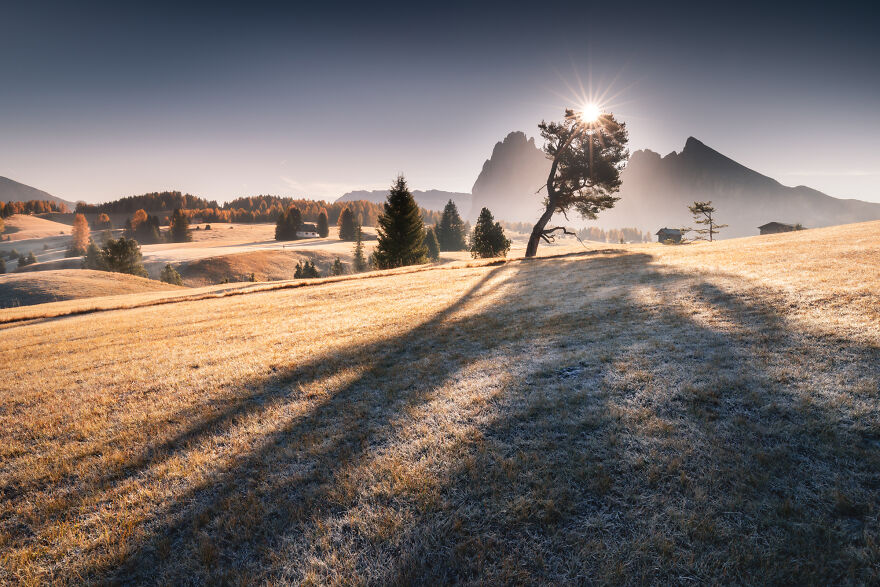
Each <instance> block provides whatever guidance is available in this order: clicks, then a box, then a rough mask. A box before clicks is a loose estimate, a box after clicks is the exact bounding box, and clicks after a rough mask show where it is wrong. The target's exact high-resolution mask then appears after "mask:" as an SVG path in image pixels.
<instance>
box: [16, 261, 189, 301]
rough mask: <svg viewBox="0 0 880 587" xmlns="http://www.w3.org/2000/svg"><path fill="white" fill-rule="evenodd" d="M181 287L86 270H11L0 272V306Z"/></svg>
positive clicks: (129, 276)
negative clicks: (0, 273) (16, 271)
mask: <svg viewBox="0 0 880 587" xmlns="http://www.w3.org/2000/svg"><path fill="white" fill-rule="evenodd" d="M25 269H27V267H25ZM181 289H182V288H180V287H177V286H173V285H168V284H167V283H162V282H160V281H155V280H152V279H144V278H143V277H135V276H134V275H124V274H122V273H108V272H106V271H91V270H87V269H85V270H80V269H62V270H57V271H38V272H33V273H14V274H8V275H0V308H9V307H17V306H30V305H34V304H43V303H46V302H55V301H59V300H75V299H80V298H91V297H95V296H110V295H119V294H130V293H139V292H150V291H168V290H181Z"/></svg>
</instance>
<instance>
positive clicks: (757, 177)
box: [597, 137, 880, 237]
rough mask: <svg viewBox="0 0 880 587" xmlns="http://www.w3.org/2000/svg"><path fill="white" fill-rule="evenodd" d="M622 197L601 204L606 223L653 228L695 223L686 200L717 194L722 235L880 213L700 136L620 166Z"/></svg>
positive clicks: (641, 153) (844, 221) (711, 197)
mask: <svg viewBox="0 0 880 587" xmlns="http://www.w3.org/2000/svg"><path fill="white" fill-rule="evenodd" d="M622 179H623V185H622V187H621V190H620V194H619V195H620V196H621V199H620V201H619V202H618V203H617V205H616V206H615V207H614V209H612V210H608V211H606V212H603V213H602V214H601V215H600V217H599V221H598V222H597V224H599V225H601V226H604V227H609V228H610V227H620V226H636V227H639V228H642V229H650V230H651V232H655V231H656V230H657V229H659V228H661V227H663V226H669V227H680V226H693V219H692V217H691V215H690V213H689V212H688V209H687V206H688V204H691V203H692V202H694V201H695V200H701V201H705V200H711V201H712V203H713V205H714V206H715V208H716V209H717V216H718V219H719V221H720V222H722V223H724V224H729V225H730V226H729V227H728V228H726V229H724V230H723V231H722V237H737V236H750V235H755V234H758V229H757V227H758V226H760V225H762V224H765V223H767V222H771V221H779V222H785V223H790V224H794V223H801V224H803V225H804V226H806V227H808V228H812V227H819V226H831V225H835V224H847V223H850V222H862V221H866V220H876V219H880V204H877V203H871V202H863V201H861V200H851V199H840V198H833V197H831V196H829V195H826V194H823V193H822V192H819V191H817V190H814V189H811V188H808V187H806V186H797V187H787V186H784V185H782V184H781V183H779V182H778V181H776V180H775V179H772V178H770V177H767V176H765V175H761V174H760V173H758V172H757V171H753V170H752V169H749V168H748V167H745V166H743V165H740V164H739V163H737V162H736V161H734V160H732V159H730V158H729V157H725V156H724V155H722V154H721V153H719V152H718V151H715V150H714V149H711V148H710V147H707V146H706V145H704V144H703V143H702V142H700V141H698V140H697V139H695V138H694V137H690V138H688V140H687V142H686V143H685V146H684V149H683V150H682V151H681V152H680V153H676V152H674V151H673V152H672V153H670V154H668V155H666V156H665V157H661V156H660V155H659V154H657V153H655V152H653V151H648V150H644V151H636V152H634V153H633V154H632V156H631V157H630V160H629V163H628V165H627V167H626V169H625V170H624V172H623V174H622Z"/></svg>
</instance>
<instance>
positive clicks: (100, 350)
mask: <svg viewBox="0 0 880 587" xmlns="http://www.w3.org/2000/svg"><path fill="white" fill-rule="evenodd" d="M852 230H853V231H855V232H851V233H844V234H842V235H841V236H840V237H839V238H838V240H834V239H833V238H829V237H828V236H827V235H826V236H825V237H822V239H823V240H822V242H823V246H825V247H826V248H827V249H828V250H829V251H830V252H829V253H828V254H829V255H831V254H834V251H835V250H840V251H845V252H846V253H847V255H848V256H846V257H844V256H843V255H841V256H840V257H839V258H846V259H848V261H847V263H852V264H853V265H852V267H851V268H850V269H849V270H841V268H840V267H839V266H837V267H836V269H835V271H834V272H832V271H831V270H830V269H829V270H827V271H818V270H817V269H816V266H825V264H826V261H825V258H824V257H822V258H819V259H814V258H813V256H812V255H813V254H814V252H815V250H816V248H815V246H814V244H811V243H810V242H806V241H804V242H801V241H800V240H798V239H804V238H807V237H805V236H804V235H802V234H797V235H795V236H793V237H790V240H784V239H776V240H774V241H773V242H774V243H776V245H775V246H776V248H773V246H772V243H771V245H766V246H765V245H762V246H763V247H764V249H767V247H768V246H769V249H768V250H765V252H764V253H763V254H764V255H765V257H764V258H765V264H764V265H761V264H760V263H755V262H753V261H752V260H751V257H749V258H748V259H744V258H741V257H740V256H738V252H737V251H738V249H737V246H736V245H735V243H734V244H726V243H719V245H721V246H719V247H717V248H714V249H709V248H707V247H702V246H693V247H690V248H689V247H680V248H675V249H669V248H662V247H659V246H658V247H653V248H652V247H648V246H643V245H640V246H634V247H620V248H619V249H617V250H616V251H611V252H608V251H606V252H594V253H583V254H577V255H571V256H568V257H561V258H555V259H546V260H537V261H531V262H511V263H508V264H506V265H501V266H497V267H470V268H465V267H463V268H459V269H455V270H447V271H442V272H435V271H425V272H419V273H411V274H402V275H391V276H385V277H381V278H376V279H364V280H357V281H343V282H339V283H328V284H325V285H321V286H318V287H312V288H304V289H298V290H278V291H265V292H256V293H249V294H247V295H241V296H236V297H226V298H218V299H210V298H209V299H202V300H197V301H184V302H179V303H173V304H167V305H163V306H150V307H143V308H134V309H129V310H118V311H112V312H104V313H99V314H94V315H87V316H78V317H69V318H62V319H56V320H51V321H46V322H42V323H41V322H36V323H31V324H21V325H15V326H11V327H8V328H6V329H5V330H4V331H3V334H4V336H3V337H0V353H2V355H3V357H2V358H3V359H4V360H3V362H2V365H3V367H2V368H3V369H4V373H3V377H2V383H0V387H2V389H0V435H2V442H0V492H2V495H3V499H2V500H0V557H2V564H0V569H2V570H0V581H3V582H50V581H56V582H65V581H66V582H76V583H80V582H89V581H92V582H103V581H110V582H114V581H115V582H133V581H143V582H157V583H181V582H189V583H201V582H269V583H285V582H304V583H322V584H323V583H394V582H397V583H411V582H427V583H437V582H448V581H474V582H487V583H511V582H529V583H532V582H537V583H560V582H589V581H594V582H630V583H642V582H656V583H680V582H684V581H699V582H709V581H723V582H735V583H759V582H760V583H764V582H797V583H801V582H810V583H841V582H853V583H872V582H877V581H878V579H880V577H878V573H880V568H878V565H880V553H878V533H880V526H878V506H880V499H878V495H880V491H878V490H880V474H878V473H877V471H880V411H878V384H880V371H878V365H880V350H878V344H880V332H878V329H880V320H878V315H877V308H878V307H880V304H878V302H880V300H878V298H877V296H876V294H875V293H873V292H876V291H877V286H878V285H880V284H878V283H877V279H878V277H877V275H876V274H871V275H868V274H867V273H865V277H864V279H866V280H871V279H873V281H872V282H870V283H867V284H865V287H864V288H861V287H855V288H854V287H852V284H851V283H850V282H849V281H848V280H850V279H851V278H852V275H853V273H854V272H855V273H858V272H859V271H862V269H861V268H860V267H861V264H862V263H864V262H865V260H866V259H869V258H870V255H873V254H874V252H873V251H875V250H876V248H877V237H876V236H871V234H874V235H876V234H877V231H876V227H874V228H872V229H871V230H873V231H874V232H873V233H870V232H864V231H865V230H867V229H864V228H863V229H855V228H854V229H852ZM858 230H863V232H858ZM807 232H813V231H807ZM833 234H837V233H833ZM833 234H832V236H833ZM807 236H809V235H807ZM871 239H873V240H871ZM743 242H744V243H745V244H740V245H739V247H740V250H741V251H745V252H741V254H743V255H750V256H753V255H755V254H756V253H755V252H754V251H752V250H750V249H749V247H750V246H752V245H749V244H748V243H749V242H751V241H748V242H747V241H743ZM780 243H781V244H780ZM853 243H862V244H861V245H858V246H860V247H861V249H859V248H858V246H855V245H854V244H853ZM871 243H873V244H871ZM755 246H757V245H755ZM780 247H784V250H782V251H780V250H778V249H779V248H780ZM835 247H836V248H835ZM858 251H862V252H863V254H862V255H861V256H860V254H859V253H858ZM866 255H867V256H868V257H866ZM774 263H776V264H777V265H774ZM780 264H786V266H788V267H789V268H790V270H789V271H788V273H781V272H780V271H779V270H778V269H779V265H780ZM792 267H793V268H795V269H791V268H792ZM817 272H818V273H817ZM817 274H821V275H822V276H823V277H822V280H816V279H815V276H816V275H817ZM804 275H808V276H809V279H807V278H804V277H803V276H804ZM841 297H844V298H845V299H846V300H848V302H847V303H844V304H841V302H840V299H841ZM305 323H308V324H309V327H308V328H303V324H305ZM145 324H147V325H150V327H149V328H145V327H144V325H145Z"/></svg>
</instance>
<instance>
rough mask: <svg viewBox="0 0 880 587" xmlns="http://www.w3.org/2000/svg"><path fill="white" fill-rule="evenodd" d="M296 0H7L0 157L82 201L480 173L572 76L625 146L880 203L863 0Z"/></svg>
mask: <svg viewBox="0 0 880 587" xmlns="http://www.w3.org/2000/svg"><path fill="white" fill-rule="evenodd" d="M119 4H131V3H119ZM297 4H299V3H292V2H287V3H284V4H276V3H260V2H251V3H235V4H224V3H222V2H221V3H179V2H177V3H170V2H169V3H165V2H161V1H158V2H150V3H144V5H143V6H142V7H140V8H133V7H130V6H119V5H115V4H111V3H94V2H82V3H73V2H63V3H62V2H58V3H55V2H39V1H32V2H27V3H24V2H17V3H14V4H9V5H7V3H3V4H0V23H2V24H0V175H4V176H8V177H11V178H12V179H15V180H17V181H21V182H24V183H27V184H29V185H33V186H35V187H38V188H40V189H44V190H46V191H48V192H50V193H52V194H54V195H57V196H59V197H63V198H66V199H70V200H78V199H82V200H87V201H101V200H107V199H112V198H117V197H120V196H124V195H132V194H138V193H143V192H146V191H155V190H162V189H179V190H182V191H188V192H190V193H194V194H196V195H200V196H204V197H207V198H211V199H218V200H227V199H231V198H233V197H237V196H242V195H253V194H259V193H272V194H280V195H292V196H307V197H315V198H322V197H323V198H328V199H329V198H335V197H336V196H338V195H341V194H342V193H343V192H345V191H348V190H350V189H357V188H381V187H386V186H387V185H388V184H389V183H390V181H391V180H392V178H393V177H394V176H395V175H396V174H397V173H398V172H403V173H405V174H406V176H407V178H408V179H409V182H410V185H411V187H413V188H416V189H428V188H436V189H445V190H453V191H469V190H470V188H471V186H472V184H473V182H474V180H475V179H476V176H477V174H478V173H479V170H480V168H481V166H482V164H483V161H484V160H485V159H486V157H488V156H489V154H490V153H491V150H492V147H493V145H494V143H495V142H496V141H498V140H500V139H501V138H503V137H504V136H505V135H506V134H507V133H508V132H510V131H512V130H523V131H525V132H527V133H528V134H529V135H531V136H534V135H535V131H536V125H537V123H538V122H539V121H540V120H541V119H542V118H558V117H559V116H560V115H561V113H562V109H563V108H564V107H565V106H568V105H573V103H574V102H575V101H576V100H578V99H579V98H578V96H577V94H579V93H580V84H582V85H583V86H584V87H585V89H587V90H589V89H590V88H591V87H592V89H593V93H594V94H596V95H600V96H601V95H604V96H605V100H603V102H604V104H605V105H606V106H608V107H609V109H611V110H612V111H613V112H615V114H616V115H618V117H620V118H623V119H624V120H626V121H627V123H628V125H629V128H630V136H631V143H632V145H631V146H632V148H633V149H638V148H650V149H652V150H655V151H659V152H661V153H663V154H665V153H667V152H669V151H672V150H680V149H681V148H682V146H683V145H684V142H685V139H686V138H687V137H688V136H689V135H693V136H695V137H697V138H699V139H701V140H702V141H703V142H705V143H706V144H707V145H709V146H712V147H714V148H716V149H718V150H719V151H721V152H723V153H725V154H727V155H729V156H731V157H733V158H734V159H736V160H738V161H740V162H741V163H743V164H745V165H748V166H750V167H752V168H754V169H756V170H758V171H760V172H762V173H765V174H767V175H770V176H772V177H775V178H777V179H779V180H780V181H782V182H783V183H785V184H788V185H798V184H805V185H809V186H811V187H815V188H817V189H820V190H822V191H825V192H826V193H829V194H831V195H835V196H840V197H857V198H861V199H866V200H872V201H880V149H878V147H877V137H878V136H880V68H878V66H877V63H876V61H877V58H878V56H880V40H878V35H876V31H875V28H876V25H877V18H876V15H875V14H873V12H872V11H871V9H870V8H867V7H863V6H862V4H855V3H854V4H852V5H851V6H846V5H845V3H838V4H835V5H834V6H833V9H830V8H828V7H830V6H831V5H830V4H829V5H827V6H828V7H826V8H823V7H821V6H816V7H813V6H811V5H809V4H805V3H797V4H794V3H793V4H791V5H782V4H778V3H776V4H775V5H774V6H773V7H767V6H764V7H762V6H761V5H760V4H749V3H730V4H734V5H733V6H728V7H726V8H716V7H713V6H701V5H700V4H696V3H694V4H686V3H675V2H671V3H670V2H664V3H650V4H644V5H642V4H640V3H639V2H628V3H608V2H603V3H590V2H566V3H552V2H548V3H537V2H533V3H528V4H521V5H520V4H517V3H515V2H505V3H479V5H475V4H476V3H457V2H443V3H434V4H433V6H432V7H431V8H423V7H419V6H418V5H417V3H408V4H394V3H386V4H379V3H360V4H357V5H352V4H349V3H344V2H336V3H334V2H325V3H321V6H320V7H317V6H312V7H302V6H298V5H297ZM312 4H315V5H317V4H318V3H312Z"/></svg>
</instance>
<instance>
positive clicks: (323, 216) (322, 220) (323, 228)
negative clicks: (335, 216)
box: [318, 210, 330, 238]
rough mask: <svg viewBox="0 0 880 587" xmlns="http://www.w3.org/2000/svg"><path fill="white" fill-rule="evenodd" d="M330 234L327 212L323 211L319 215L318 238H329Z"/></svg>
mask: <svg viewBox="0 0 880 587" xmlns="http://www.w3.org/2000/svg"><path fill="white" fill-rule="evenodd" d="M328 234H330V225H329V224H328V222H327V212H325V211H324V210H321V213H320V214H318V236H320V237H321V238H327V235H328Z"/></svg>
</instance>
